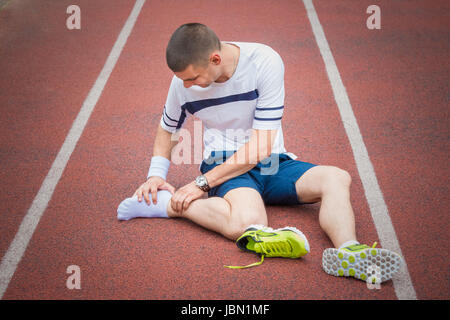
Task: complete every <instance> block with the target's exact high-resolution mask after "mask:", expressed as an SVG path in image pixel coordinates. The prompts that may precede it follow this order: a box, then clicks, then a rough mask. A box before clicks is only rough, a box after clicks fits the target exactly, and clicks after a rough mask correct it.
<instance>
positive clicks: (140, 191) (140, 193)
mask: <svg viewBox="0 0 450 320" xmlns="http://www.w3.org/2000/svg"><path fill="white" fill-rule="evenodd" d="M135 194H136V195H137V198H138V201H139V202H141V200H142V189H141V188H139V189H137V190H136V192H135Z"/></svg>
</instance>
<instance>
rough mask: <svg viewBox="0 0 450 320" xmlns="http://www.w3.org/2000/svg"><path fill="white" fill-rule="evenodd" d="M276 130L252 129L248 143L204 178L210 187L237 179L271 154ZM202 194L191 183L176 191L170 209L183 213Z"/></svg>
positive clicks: (193, 183)
mask: <svg viewBox="0 0 450 320" xmlns="http://www.w3.org/2000/svg"><path fill="white" fill-rule="evenodd" d="M276 132H277V130H255V129H253V131H252V135H251V137H250V139H249V141H248V142H247V143H246V144H245V145H243V146H242V147H241V148H239V150H238V151H236V152H235V153H234V155H233V156H231V157H230V158H228V160H227V161H225V162H224V163H222V164H221V165H219V166H216V167H215V168H214V169H212V170H210V171H208V172H207V173H206V174H205V176H206V179H207V180H208V184H209V186H210V187H215V186H218V185H219V184H221V183H223V182H225V181H227V180H229V179H231V178H234V177H237V176H238V175H241V174H243V173H245V172H247V171H249V170H251V169H252V168H253V167H255V166H256V164H257V163H258V162H259V161H261V160H263V159H264V158H267V157H268V156H270V154H271V150H272V144H273V141H274V140H275V136H276ZM203 194H204V192H203V191H202V190H201V189H200V188H198V187H197V186H196V184H195V182H191V183H189V184H187V185H185V186H183V187H181V188H180V189H178V190H177V191H176V192H175V193H174V195H173V197H172V200H171V206H172V209H173V210H174V211H176V212H180V213H181V214H182V213H183V211H184V210H186V209H187V208H188V207H189V205H190V204H191V202H192V201H194V200H196V199H199V198H200V197H202V195H203Z"/></svg>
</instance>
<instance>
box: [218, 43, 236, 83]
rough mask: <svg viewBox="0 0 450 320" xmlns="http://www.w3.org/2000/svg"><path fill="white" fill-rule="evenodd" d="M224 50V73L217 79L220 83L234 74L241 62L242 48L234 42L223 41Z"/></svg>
mask: <svg viewBox="0 0 450 320" xmlns="http://www.w3.org/2000/svg"><path fill="white" fill-rule="evenodd" d="M222 52H223V59H224V64H223V71H222V75H221V76H220V77H219V78H218V79H217V80H216V81H215V82H218V83H222V82H225V81H227V80H229V79H230V78H231V77H232V76H233V74H234V72H235V71H236V68H237V65H238V62H239V52H240V49H239V47H237V46H235V45H233V44H230V43H222Z"/></svg>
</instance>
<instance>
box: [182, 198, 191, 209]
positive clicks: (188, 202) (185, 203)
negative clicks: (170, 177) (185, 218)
mask: <svg viewBox="0 0 450 320" xmlns="http://www.w3.org/2000/svg"><path fill="white" fill-rule="evenodd" d="M191 202H192V200H191V198H189V197H188V198H186V199H184V202H183V211H186V210H187V209H188V208H189V205H190V204H191Z"/></svg>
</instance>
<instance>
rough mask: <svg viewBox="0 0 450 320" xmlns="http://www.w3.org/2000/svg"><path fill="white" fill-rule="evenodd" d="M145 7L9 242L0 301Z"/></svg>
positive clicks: (127, 27) (128, 25)
mask: <svg viewBox="0 0 450 320" xmlns="http://www.w3.org/2000/svg"><path fill="white" fill-rule="evenodd" d="M144 3H145V0H136V2H135V4H134V7H133V9H132V11H131V13H130V15H129V17H128V19H127V21H126V22H125V24H124V26H123V28H122V30H121V31H120V33H119V36H118V37H117V40H116V42H115V43H114V46H113V48H112V49H111V52H110V53H109V56H108V58H107V59H106V62H105V64H104V66H103V69H102V71H101V72H100V74H99V76H98V77H97V80H96V81H95V83H94V86H93V87H92V88H91V90H90V91H89V94H88V96H87V97H86V99H85V100H84V102H83V105H82V107H81V109H80V112H79V113H78V115H77V117H76V119H75V121H74V122H73V124H72V127H71V128H70V131H69V133H68V134H67V136H66V139H65V141H64V143H63V145H62V147H61V149H60V150H59V152H58V155H57V156H56V158H55V161H54V162H53V164H52V166H51V168H50V170H49V172H48V174H47V176H46V177H45V179H44V182H43V183H42V185H41V187H40V189H39V191H38V193H37V195H36V196H35V198H34V200H33V202H32V204H31V207H30V208H29V209H28V211H27V213H26V215H25V217H24V218H23V220H22V222H21V224H20V227H19V229H18V231H17V233H16V235H15V237H14V239H13V241H12V242H11V244H10V246H9V248H8V250H7V251H6V253H5V255H4V256H3V259H2V261H1V264H0V299H2V298H3V295H4V294H5V291H6V289H7V288H8V285H9V282H10V281H11V279H12V277H13V275H14V273H15V271H16V269H17V266H18V264H19V262H20V260H21V259H22V256H23V255H24V253H25V250H26V248H27V246H28V243H29V242H30V239H31V237H32V236H33V233H34V231H35V230H36V227H37V225H38V223H39V220H40V219H41V217H42V215H43V213H44V211H45V210H46V208H47V206H48V203H49V201H50V200H51V198H52V195H53V192H54V191H55V188H56V186H57V184H58V182H59V179H60V178H61V176H62V173H63V171H64V169H65V168H66V165H67V163H68V161H69V159H70V157H71V155H72V152H73V150H74V149H75V147H76V145H77V142H78V140H79V139H80V137H81V134H82V133H83V131H84V128H85V127H86V124H87V122H88V120H89V117H90V116H91V114H92V111H93V110H94V108H95V105H96V104H97V102H98V100H99V98H100V96H101V94H102V92H103V89H104V88H105V85H106V83H107V81H108V79H109V77H110V75H111V73H112V71H113V69H114V67H115V65H116V63H117V60H118V59H119V57H120V54H121V52H122V49H123V48H124V46H125V44H126V42H127V39H128V36H129V35H130V34H131V31H132V30H133V27H134V24H135V22H136V20H137V18H138V16H139V13H140V12H141V9H142V7H143V5H144Z"/></svg>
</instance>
